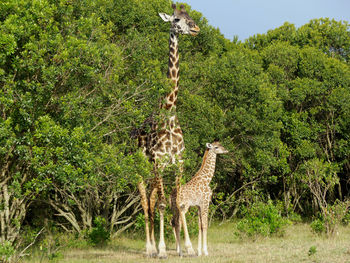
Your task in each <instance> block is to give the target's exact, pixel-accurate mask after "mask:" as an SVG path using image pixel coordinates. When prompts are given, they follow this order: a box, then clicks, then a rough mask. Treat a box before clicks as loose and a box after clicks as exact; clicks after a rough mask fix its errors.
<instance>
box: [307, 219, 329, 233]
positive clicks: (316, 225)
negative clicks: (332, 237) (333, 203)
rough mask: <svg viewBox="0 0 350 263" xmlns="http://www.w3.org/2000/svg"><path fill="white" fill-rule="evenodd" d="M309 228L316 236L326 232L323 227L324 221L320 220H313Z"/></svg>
mask: <svg viewBox="0 0 350 263" xmlns="http://www.w3.org/2000/svg"><path fill="white" fill-rule="evenodd" d="M310 227H311V229H312V231H313V232H315V233H317V234H321V233H324V232H326V227H325V225H324V221H323V220H322V219H320V218H317V219H315V220H314V221H312V222H311V224H310Z"/></svg>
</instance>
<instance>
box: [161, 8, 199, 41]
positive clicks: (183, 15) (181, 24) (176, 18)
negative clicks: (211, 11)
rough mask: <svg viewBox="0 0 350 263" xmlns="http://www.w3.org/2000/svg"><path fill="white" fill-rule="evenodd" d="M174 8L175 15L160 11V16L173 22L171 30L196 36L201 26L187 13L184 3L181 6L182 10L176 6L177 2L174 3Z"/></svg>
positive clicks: (166, 20)
mask: <svg viewBox="0 0 350 263" xmlns="http://www.w3.org/2000/svg"><path fill="white" fill-rule="evenodd" d="M172 8H173V9H174V13H173V15H171V16H170V15H168V14H165V13H159V16H160V17H161V18H162V19H163V20H164V21H165V22H170V23H171V28H170V31H172V32H174V33H176V34H185V35H192V36H196V35H198V33H199V27H198V26H197V25H196V23H195V22H194V21H193V19H192V18H191V17H190V16H189V15H188V14H187V12H186V10H185V7H184V5H181V6H180V10H178V9H177V8H176V5H175V4H172Z"/></svg>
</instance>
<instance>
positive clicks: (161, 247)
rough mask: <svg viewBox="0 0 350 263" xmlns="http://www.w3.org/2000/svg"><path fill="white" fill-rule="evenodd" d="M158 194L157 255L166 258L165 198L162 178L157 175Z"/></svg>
mask: <svg viewBox="0 0 350 263" xmlns="http://www.w3.org/2000/svg"><path fill="white" fill-rule="evenodd" d="M157 181H158V184H157V185H158V190H159V191H158V195H159V244H158V250H159V253H158V257H159V258H167V253H166V245H165V240H164V212H165V208H166V198H165V194H164V186H163V178H162V177H158V178H157Z"/></svg>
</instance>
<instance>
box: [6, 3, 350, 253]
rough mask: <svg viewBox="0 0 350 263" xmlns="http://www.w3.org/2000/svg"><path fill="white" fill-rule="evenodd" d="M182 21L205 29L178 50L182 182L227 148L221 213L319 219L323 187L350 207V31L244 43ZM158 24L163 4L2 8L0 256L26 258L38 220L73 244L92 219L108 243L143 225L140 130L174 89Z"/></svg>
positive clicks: (319, 29)
mask: <svg viewBox="0 0 350 263" xmlns="http://www.w3.org/2000/svg"><path fill="white" fill-rule="evenodd" d="M186 9H187V11H188V12H189V14H190V16H191V17H192V18H193V19H194V20H195V21H196V22H197V24H198V25H199V27H200V28H201V32H200V34H199V35H198V36H197V37H195V38H193V37H189V36H181V37H180V43H179V48H180V50H179V52H180V91H179V102H178V107H177V112H178V117H179V120H180V124H181V127H182V129H183V131H184V140H185V146H186V154H185V157H186V158H185V159H186V160H185V164H186V165H185V166H186V176H185V177H186V178H187V179H188V178H190V177H191V176H192V175H194V173H195V172H196V170H197V169H198V168H199V166H200V161H201V156H202V153H203V152H204V150H205V143H207V142H212V141H214V140H220V141H221V142H222V144H223V145H225V148H227V149H229V150H230V154H229V155H227V156H223V157H222V158H220V159H219V162H218V165H217V172H216V176H215V177H214V180H213V185H214V186H215V194H214V200H213V203H214V205H217V206H221V205H222V207H221V209H219V210H216V211H221V213H233V212H234V211H237V209H238V208H239V207H240V206H241V205H247V204H249V203H250V202H253V201H254V200H259V201H264V200H267V199H272V200H280V201H281V202H282V203H283V206H284V207H285V209H286V213H289V212H296V213H300V214H302V215H305V216H310V215H313V214H315V213H317V211H319V209H323V208H322V204H321V203H319V200H318V199H317V198H318V197H317V193H315V192H314V191H313V189H314V187H315V185H313V184H314V183H315V182H316V183H317V182H318V183H319V184H318V186H319V187H324V189H326V193H325V195H324V199H325V200H324V201H325V202H326V203H329V204H332V203H334V202H335V200H337V199H339V200H343V199H346V198H348V197H349V193H350V192H349V187H348V185H349V180H350V159H349V153H350V140H349V136H350V65H349V59H350V31H349V24H348V22H346V21H334V20H330V19H328V18H321V19H315V20H311V21H310V22H309V23H307V24H305V25H304V26H302V27H300V28H296V27H295V26H294V25H292V24H289V23H285V24H284V25H282V26H281V27H279V28H277V29H273V30H270V31H268V32H267V33H266V34H262V35H255V36H252V37H250V38H249V39H248V40H247V41H246V42H244V43H241V42H237V41H236V42H231V41H229V40H227V39H225V38H224V36H223V35H222V34H221V33H220V31H219V30H218V29H215V28H214V27H212V26H210V25H209V24H208V21H207V20H206V19H205V18H204V17H203V16H202V14H201V13H199V12H197V11H195V10H191V8H190V7H189V6H188V5H186ZM159 12H167V13H171V12H172V11H171V6H170V4H169V2H168V1H163V0H152V1H141V0H128V1H126V0H114V1H111V0H98V1H96V0H94V1H92V0H84V1H75V0H69V1H68V0H60V1H51V0H41V1H39V0H34V1H29V0H19V1H2V2H1V3H0V243H4V242H5V241H6V242H7V241H9V242H11V243H12V244H15V245H16V246H19V245H20V244H21V238H20V237H21V235H20V233H21V231H23V225H31V226H37V225H38V224H39V225H40V223H38V219H40V218H42V217H45V218H48V219H49V220H52V221H53V222H55V224H57V225H59V226H61V227H62V228H63V229H65V230H68V229H74V230H76V231H78V232H81V231H83V230H86V229H91V228H92V227H93V220H94V218H97V217H102V218H104V219H105V220H106V222H107V224H108V227H109V229H110V231H111V232H112V233H118V231H123V230H124V229H127V228H128V227H130V226H131V225H132V223H133V222H134V220H135V218H136V215H137V214H138V212H139V210H140V206H139V202H138V195H137V192H135V191H136V188H135V185H136V183H137V181H138V178H139V176H143V177H145V178H148V177H150V176H151V166H150V164H149V163H148V161H147V159H145V158H144V156H143V155H142V153H141V152H140V150H139V149H137V147H136V145H135V142H134V141H133V139H132V138H131V136H130V132H131V131H132V129H133V128H134V127H139V126H140V125H141V124H142V123H143V121H144V120H145V119H146V118H147V117H148V116H149V115H151V114H152V113H153V112H155V111H157V109H158V104H159V101H160V100H161V99H162V98H163V96H164V95H165V94H166V93H167V92H168V91H169V89H170V86H171V84H170V83H169V81H168V80H167V78H166V74H165V73H166V70H167V59H168V58H167V55H168V34H169V32H168V30H169V28H168V25H167V24H166V23H163V22H162V20H161V19H160V18H159V17H158V13H159ZM310 176H314V177H315V176H316V177H317V178H316V179H315V180H313V181H312V183H313V184H311V181H310ZM166 183H167V185H168V186H169V187H172V183H173V182H172V181H171V180H168V181H166ZM238 190H239V191H238ZM229 204H230V205H229ZM310 208H311V209H310ZM38 210H40V211H41V213H36V212H35V211H38ZM218 216H219V214H218ZM39 222H40V220H39Z"/></svg>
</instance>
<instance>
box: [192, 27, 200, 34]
mask: <svg viewBox="0 0 350 263" xmlns="http://www.w3.org/2000/svg"><path fill="white" fill-rule="evenodd" d="M199 31H200V28H199V26H195V27H193V28H191V29H190V34H191V36H197V35H198V33H199Z"/></svg>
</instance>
